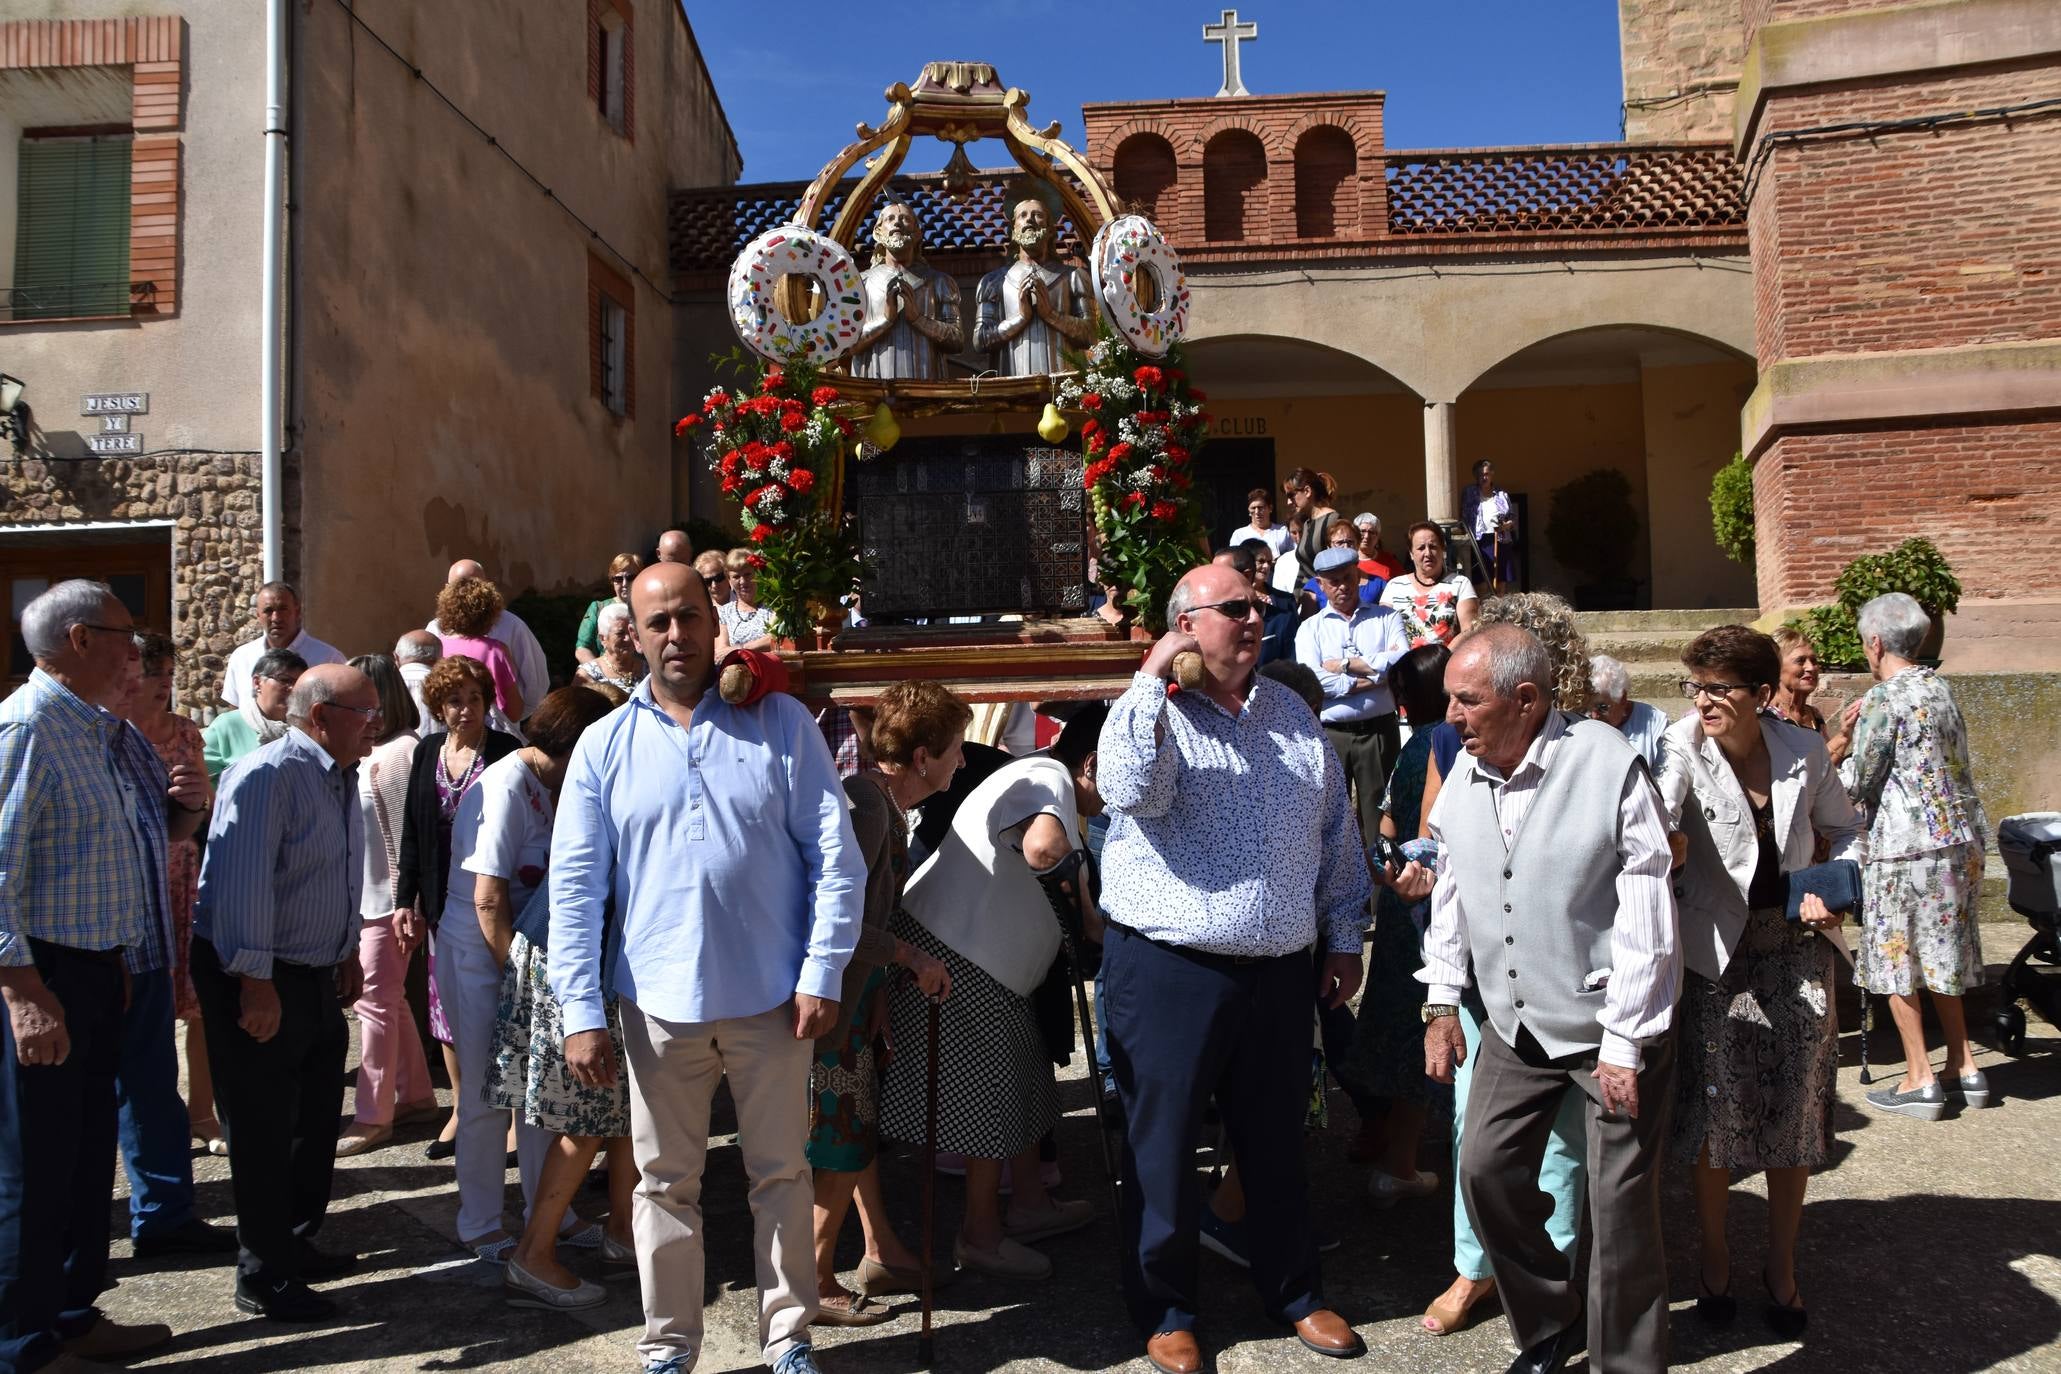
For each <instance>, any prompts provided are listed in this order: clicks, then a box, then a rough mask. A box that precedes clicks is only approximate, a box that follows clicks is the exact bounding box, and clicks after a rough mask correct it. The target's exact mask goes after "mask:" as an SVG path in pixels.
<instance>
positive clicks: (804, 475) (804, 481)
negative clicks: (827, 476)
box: [787, 468, 816, 496]
mask: <svg viewBox="0 0 2061 1374" xmlns="http://www.w3.org/2000/svg"><path fill="white" fill-rule="evenodd" d="M787 485H788V486H790V487H793V488H794V490H795V492H796V493H797V494H799V495H802V496H807V495H808V494H809V492H810V491H812V490H813V489H814V488H815V485H816V474H815V473H813V472H810V471H809V470H808V469H807V468H803V469H801V470H800V471H799V472H796V473H795V474H794V475H793V476H791V477H789V478H788V479H787Z"/></svg>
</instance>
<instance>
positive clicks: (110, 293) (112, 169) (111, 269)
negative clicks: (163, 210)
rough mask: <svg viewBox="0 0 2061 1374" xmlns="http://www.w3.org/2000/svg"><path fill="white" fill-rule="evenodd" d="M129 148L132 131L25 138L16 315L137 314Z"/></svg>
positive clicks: (25, 317) (17, 236) (16, 260)
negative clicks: (132, 287) (132, 307)
mask: <svg viewBox="0 0 2061 1374" xmlns="http://www.w3.org/2000/svg"><path fill="white" fill-rule="evenodd" d="M129 152H130V139H129V138H128V136H127V135H123V136H120V137H114V138H52V139H40V138H32V139H24V140H23V141H22V144H21V163H20V169H21V170H20V177H19V181H18V186H19V201H18V203H19V206H20V209H19V211H18V214H19V216H20V218H19V220H18V221H17V224H16V229H15V247H14V310H13V318H15V319H18V320H33V319H59V318H64V317H66V316H79V315H126V314H128V313H129Z"/></svg>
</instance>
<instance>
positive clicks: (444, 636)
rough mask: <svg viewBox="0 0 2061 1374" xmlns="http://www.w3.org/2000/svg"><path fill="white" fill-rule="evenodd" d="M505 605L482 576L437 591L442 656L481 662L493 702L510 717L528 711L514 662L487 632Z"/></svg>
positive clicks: (450, 583) (450, 584) (438, 629)
mask: <svg viewBox="0 0 2061 1374" xmlns="http://www.w3.org/2000/svg"><path fill="white" fill-rule="evenodd" d="M506 606H507V603H506V602H504V601H503V600H502V599H501V589H500V588H499V587H496V586H495V585H494V584H493V583H491V582H489V581H488V580H487V579H486V578H484V577H461V578H459V579H458V580H457V581H456V582H446V583H445V584H444V589H443V590H442V591H440V592H438V593H437V621H436V623H437V638H438V639H440V640H442V641H443V645H444V654H445V656H446V657H449V656H451V655H454V654H456V655H463V656H464V657H466V658H470V659H475V660H477V661H478V662H479V663H481V664H482V665H484V666H485V668H486V670H487V676H488V677H489V678H491V679H492V681H493V685H494V704H495V705H496V706H498V707H499V708H500V710H501V714H502V715H503V716H504V717H506V718H507V719H509V720H512V721H514V720H521V719H522V718H523V717H524V716H525V715H528V714H529V712H528V710H527V709H526V705H527V704H526V703H525V702H524V701H523V699H522V686H521V683H520V680H519V679H518V678H517V677H516V674H515V663H514V660H512V659H510V658H509V657H508V649H507V647H506V646H505V645H503V644H502V643H501V641H500V640H498V639H494V638H491V637H490V636H489V635H488V633H487V632H488V631H489V630H491V629H493V628H494V622H495V621H497V620H499V619H500V618H501V612H502V611H503V610H504V609H506Z"/></svg>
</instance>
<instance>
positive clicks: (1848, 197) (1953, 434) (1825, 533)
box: [1626, 0, 2061, 606]
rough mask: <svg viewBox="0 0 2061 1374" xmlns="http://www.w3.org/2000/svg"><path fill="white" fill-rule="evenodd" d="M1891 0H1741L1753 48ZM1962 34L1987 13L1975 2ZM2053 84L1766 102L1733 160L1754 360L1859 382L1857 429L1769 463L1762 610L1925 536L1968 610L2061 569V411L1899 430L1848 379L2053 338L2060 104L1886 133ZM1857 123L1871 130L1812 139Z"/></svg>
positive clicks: (2055, 71)
mask: <svg viewBox="0 0 2061 1374" xmlns="http://www.w3.org/2000/svg"><path fill="white" fill-rule="evenodd" d="M1632 2H1633V0H1626V3H1627V4H1628V5H1629V4H1631V3H1632ZM1881 8H1884V7H1883V5H1882V3H1881V0H1871V3H1862V2H1861V0H1744V3H1743V7H1742V16H1743V18H1744V20H1745V22H1746V24H1747V26H1748V36H1749V37H1750V36H1751V34H1752V32H1753V31H1754V30H1756V29H1757V28H1758V27H1759V26H1760V25H1762V24H1765V23H1774V22H1780V21H1784V20H1793V19H1806V18H1817V17H1822V16H1826V15H1834V14H1843V13H1847V12H1851V11H1859V10H1862V9H1881ZM1889 8H1892V9H1893V8H1898V7H1896V6H1891V7H1889ZM1964 22H1965V23H1967V24H1979V23H1981V22H1985V21H1984V20H1983V18H1982V12H1980V11H1977V10H1973V9H1971V10H1970V11H1969V14H1968V16H1967V18H1966V19H1965V21H1964ZM1999 22H2002V21H1999ZM1811 32H1812V31H1811V30H1810V29H1809V28H1808V27H1805V28H1804V29H1803V30H1802V31H1801V33H1800V34H1799V33H1798V32H1796V31H1792V32H1791V33H1790V35H1789V36H1788V38H1786V39H1785V42H1786V41H1790V40H1795V41H1799V42H1801V41H1810V40H1811ZM1971 34H1973V36H1974V37H1980V36H1981V35H1980V34H1979V33H1975V32H1974V31H1972V30H1971ZM1815 41H1817V42H1819V43H1821V44H1829V43H1832V42H1833V41H1834V39H1833V38H1832V37H1830V36H1827V35H1824V34H1820V35H1818V37H1817V38H1816V39H1815ZM2057 90H2061V57H2057V56H2053V55H2049V56H2046V57H2035V58H2025V59H2020V60H2016V61H2012V62H2008V63H1996V64H1992V65H1989V66H1984V67H1967V66H1963V67H1953V66H1936V67H1932V68H1929V69H1919V70H1911V71H1902V72H1898V73H1896V74H1894V75H1888V76H1870V77H1865V78H1859V79H1852V80H1845V81H1839V82H1834V83H1818V84H1813V85H1777V86H1772V87H1770V88H1768V89H1767V90H1766V92H1765V104H1764V106H1763V108H1762V110H1761V112H1760V116H1759V119H1758V123H1757V125H1756V127H1755V129H1754V131H1753V134H1754V140H1755V141H1754V146H1752V147H1749V148H1747V149H1745V150H1744V151H1743V153H1742V157H1743V159H1744V161H1745V162H1746V164H1747V167H1748V174H1747V190H1748V195H1749V202H1748V212H1747V220H1748V230H1749V235H1750V243H1751V250H1752V256H1753V266H1754V292H1755V312H1754V316H1755V340H1756V346H1757V349H1758V352H1759V361H1760V364H1761V366H1762V368H1763V370H1764V371H1765V370H1767V369H1770V368H1773V367H1775V366H1776V365H1777V364H1780V363H1783V362H1784V361H1786V360H1789V359H1799V358H1813V357H1821V356H1824V355H1833V356H1834V357H1836V358H1841V359H1843V358H1849V357H1851V358H1854V359H1856V360H1858V361H1857V362H1856V363H1854V364H1852V365H1851V366H1850V367H1849V365H1847V364H1844V363H1829V364H1824V365H1822V366H1821V367H1820V368H1819V370H1818V372H1817V373H1816V374H1815V375H1817V376H1818V377H1820V378H1821V379H1822V380H1823V384H1824V385H1826V386H1828V387H1831V388H1834V389H1835V390H1836V389H1837V388H1839V387H1841V386H1846V387H1847V388H1848V389H1847V390H1846V391H1844V392H1840V393H1839V395H1840V397H1841V401H1840V407H1839V410H1838V411H1837V413H1841V414H1845V415H1849V416H1855V417H1858V418H1850V419H1843V420H1840V421H1837V422H1825V423H1819V424H1814V425H1810V426H1807V427H1800V428H1793V429H1790V430H1787V431H1779V430H1778V431H1775V432H1774V433H1773V438H1772V441H1771V442H1769V443H1768V444H1767V446H1766V447H1765V449H1764V450H1763V451H1762V452H1761V454H1760V456H1759V457H1758V459H1757V460H1756V463H1755V467H1754V498H1755V518H1756V521H1757V523H1758V524H1759V526H1760V531H1759V538H1758V539H1757V541H1756V544H1757V548H1758V564H1757V568H1756V572H1757V574H1758V580H1759V587H1760V598H1761V603H1762V604H1763V605H1765V606H1793V605H1801V604H1811V603H1817V602H1822V601H1825V600H1828V599H1829V598H1830V594H1831V587H1832V580H1833V578H1834V577H1836V576H1837V575H1838V572H1839V570H1840V569H1841V568H1842V567H1844V566H1845V564H1846V563H1847V562H1848V561H1849V560H1850V559H1852V558H1854V557H1855V556H1857V555H1859V554H1863V553H1873V552H1879V551H1881V550H1884V549H1887V548H1890V547H1893V546H1894V545H1896V544H1898V543H1900V542H1902V541H1903V540H1904V539H1907V538H1909V537H1911V536H1912V535H1923V536H1925V537H1926V538H1929V539H1931V540H1932V541H1933V542H1934V543H1936V544H1937V545H1938V546H1939V547H1940V550H1941V551H1942V552H1943V553H1944V554H1945V555H1946V557H1947V559H1948V561H1949V562H1950V563H1951V564H1952V565H1953V567H1954V571H1955V572H1956V574H1957V575H1958V576H1959V577H1960V579H1961V581H1962V584H1963V587H1964V589H1965V596H1966V597H1967V598H1968V599H1969V600H1971V601H1976V602H1981V601H1992V602H2009V601H2010V600H2012V599H2013V598H2028V597H2031V598H2042V597H2052V596H2054V595H2055V594H2056V593H2057V592H2061V563H2057V562H2056V560H2054V559H2052V558H2049V557H2047V556H2046V554H2045V550H2046V549H2047V547H2048V546H2049V545H2050V544H2051V543H2052V541H2053V539H2054V537H2055V536H2056V535H2061V417H2057V415H2056V413H2055V411H2053V410H2051V409H2049V410H2044V411H2042V410H2028V411H2023V412H2019V413H2014V414H2002V413H1995V412H1987V413H1985V412H1979V411H1978V412H1974V413H1959V414H1939V415H1935V416H1931V417H1919V418H1917V419H1912V418H1889V417H1886V416H1884V415H1883V411H1885V410H1887V409H1888V408H1889V406H1890V405H1891V404H1892V403H1893V401H1894V399H1895V398H1891V397H1887V396H1884V397H1881V398H1880V399H1871V397H1870V392H1869V390H1868V387H1869V386H1870V385H1871V383H1868V382H1867V381H1865V380H1857V381H1852V382H1846V381H1843V380H1842V378H1844V377H1853V378H1859V379H1865V378H1867V377H1870V376H1875V375H1880V374H1879V370H1878V371H1877V372H1871V371H1869V370H1868V369H1869V367H1870V366H1871V364H1869V363H1868V362H1867V361H1866V360H1868V359H1869V358H1870V357H1871V356H1873V357H1877V358H1884V359H1893V360H1894V366H1896V367H1897V368H1905V369H1909V368H1924V367H1928V366H1932V365H1933V364H1932V363H1931V362H1930V360H1929V359H1928V357H1927V355H1926V354H1925V353H1924V352H1923V350H1932V349H1944V348H1959V349H1964V350H1965V349H1970V348H1975V349H1979V348H1980V347H1981V346H1982V345H1987V344H1996V343H2018V342H2023V341H2041V340H2055V339H2061V219H2057V217H2056V216H2055V215H2053V214H2051V213H2047V212H2046V211H2045V210H2044V209H2043V208H2041V207H2047V206H2051V205H2055V204H2061V112H2053V113H2049V112H2033V113H2027V114H2024V115H2019V116H2011V117H1999V118H1984V119H1979V120H1971V121H1967V122H1961V123H1951V124H1940V125H1936V126H1930V127H1906V128H1889V127H1879V126H1880V125H1881V124H1883V123H1884V122H1887V121H1900V120H1909V119H1912V118H1914V117H1921V116H1926V115H1932V114H1951V113H1955V112H1960V111H1969V110H1975V109H1980V108H1985V107H1994V106H2004V105H2011V104H2015V103H2018V102H2022V101H2028V100H2032V99H2036V98H2040V97H2046V96H2051V95H2052V94H2054V93H2055V92H2056V91H2057ZM1854 123H1859V124H1864V125H1865V124H1871V123H1872V124H1875V125H1877V127H1872V128H1864V129H1860V130H1855V131H1851V132H1847V133H1840V134H1829V135H1821V134H1811V133H1807V132H1806V133H1799V131H1807V130H1811V129H1816V128H1822V127H1824V126H1828V125H1839V124H1854ZM1784 133H1799V136H1798V137H1797V138H1795V139H1793V140H1790V141H1784V140H1783V139H1781V137H1780V135H1782V134H1784ZM1771 135H1773V136H1774V137H1772V138H1771V137H1770V136H1771ZM1974 356H1976V357H1978V358H1979V357H1982V356H1985V355H1980V354H1977V355H1974ZM1960 357H1961V363H1959V364H1957V365H1963V366H1965V365H1967V357H1968V355H1966V354H1963V355H1960ZM1941 365H1942V366H1943V365H1944V364H1941ZM1992 366H1994V367H1997V368H2008V367H2009V366H2011V364H2010V363H2009V361H2008V359H2004V358H2002V357H2001V356H1999V360H1998V361H1997V362H1995V363H1994V364H1992ZM1842 369H1847V370H1846V371H1844V372H1843V371H1842ZM1898 375H1906V374H1898ZM1942 394H1944V393H1942ZM1750 409H1751V408H1750ZM1870 415H1874V416H1877V417H1879V418H1873V419H1871V418H1868V417H1869V416H1870Z"/></svg>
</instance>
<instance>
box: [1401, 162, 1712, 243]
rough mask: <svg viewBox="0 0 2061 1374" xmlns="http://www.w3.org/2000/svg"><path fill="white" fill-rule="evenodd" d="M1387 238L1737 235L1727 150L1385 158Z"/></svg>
mask: <svg viewBox="0 0 2061 1374" xmlns="http://www.w3.org/2000/svg"><path fill="white" fill-rule="evenodd" d="M1387 163H1388V232H1389V233H1391V234H1395V235H1410V236H1414V235H1421V234H1537V233H1541V232H1546V233H1551V232H1562V231H1570V230H1572V231H1583V232H1590V233H1593V232H1596V231H1599V230H1600V231H1603V232H1609V231H1612V230H1617V231H1623V232H1641V231H1646V232H1650V231H1652V230H1656V229H1697V228H1726V229H1730V228H1742V227H1744V225H1745V223H1746V206H1745V204H1744V202H1743V201H1741V199H1740V194H1739V189H1740V185H1739V164H1738V162H1737V161H1735V160H1734V159H1733V157H1732V153H1731V150H1730V149H1729V148H1726V147H1723V146H1716V145H1698V146H1687V147H1682V146H1608V145H1605V146H1588V147H1572V148H1508V149H1503V148H1474V149H1463V150H1459V151H1455V152H1431V153H1422V152H1419V153H1396V154H1391V155H1390V156H1389V157H1388V159H1387Z"/></svg>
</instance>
